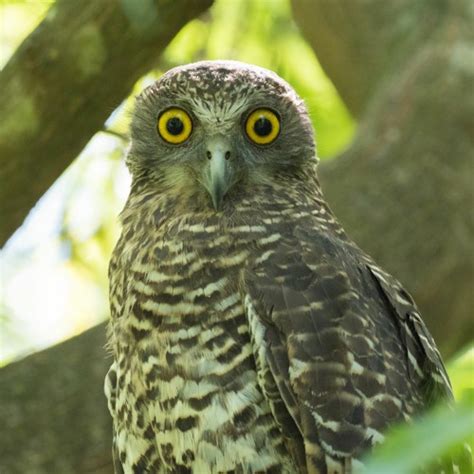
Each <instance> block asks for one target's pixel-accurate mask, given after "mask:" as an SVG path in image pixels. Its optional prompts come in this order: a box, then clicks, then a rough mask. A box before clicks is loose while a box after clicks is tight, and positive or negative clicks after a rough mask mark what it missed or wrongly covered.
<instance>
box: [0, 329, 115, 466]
mask: <svg viewBox="0 0 474 474" xmlns="http://www.w3.org/2000/svg"><path fill="white" fill-rule="evenodd" d="M104 342H105V330H104V325H100V326H97V327H95V328H93V329H91V330H89V331H86V332H85V333H83V334H82V335H80V336H78V337H75V338H73V339H70V340H69V341H67V342H64V343H62V344H59V345H57V346H54V347H52V348H50V349H48V350H45V351H43V352H39V353H37V354H34V355H31V356H29V357H26V358H25V359H23V360H21V361H20V362H16V363H14V364H10V365H8V366H7V367H4V368H3V369H1V370H0V387H1V389H0V423H1V429H0V472H2V473H5V474H20V473H21V474H30V473H31V474H33V473H34V474H51V473H58V474H59V473H61V474H78V473H91V474H92V473H94V474H111V473H112V472H113V468H112V459H111V446H112V423H111V418H110V415H109V412H108V410H107V405H106V400H105V398H104V392H103V389H102V387H103V380H104V377H105V374H106V372H107V370H108V365H110V361H109V360H108V359H107V357H106V354H105V351H104Z"/></svg>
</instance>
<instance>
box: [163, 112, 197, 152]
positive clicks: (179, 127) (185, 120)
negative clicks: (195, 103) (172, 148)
mask: <svg viewBox="0 0 474 474" xmlns="http://www.w3.org/2000/svg"><path fill="white" fill-rule="evenodd" d="M157 129H158V133H159V134H160V136H161V138H163V140H164V141H165V142H168V143H173V144H174V145H179V144H180V143H183V142H184V141H186V140H187V139H188V138H189V136H190V135H191V132H192V131H193V122H192V121H191V117H190V116H189V114H188V113H187V112H186V111H184V110H183V109H180V108H178V107H171V108H169V109H167V110H165V111H164V112H163V113H162V114H161V115H160V116H159V118H158V126H157Z"/></svg>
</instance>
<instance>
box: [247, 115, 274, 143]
mask: <svg viewBox="0 0 474 474" xmlns="http://www.w3.org/2000/svg"><path fill="white" fill-rule="evenodd" d="M245 132H246V133H247V136H248V137H249V138H250V140H252V141H253V142H254V143H256V144H257V145H269V144H270V143H272V142H273V141H274V140H275V139H276V137H277V136H278V134H279V133H280V119H279V118H278V115H277V114H276V113H275V112H273V111H272V110H270V109H257V110H254V111H253V112H252V113H251V114H250V115H249V116H248V118H247V121H246V122H245Z"/></svg>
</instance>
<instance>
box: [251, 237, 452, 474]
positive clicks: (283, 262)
mask: <svg viewBox="0 0 474 474" xmlns="http://www.w3.org/2000/svg"><path fill="white" fill-rule="evenodd" d="M259 260H260V261H261V263H259V264H257V265H256V266H255V267H254V268H251V269H249V270H248V272H247V274H246V277H245V282H246V287H245V288H246V292H247V293H246V301H245V302H246V312H247V315H248V319H249V325H250V328H251V336H252V340H253V344H254V348H255V349H254V354H255V358H256V363H257V369H258V371H259V372H260V374H264V376H261V383H262V384H263V385H264V387H263V389H264V392H265V393H266V396H267V398H269V400H270V402H271V403H270V404H271V406H272V409H273V412H274V416H275V418H276V419H277V421H278V422H279V423H280V425H281V426H282V428H283V432H285V433H286V432H287V433H290V434H289V438H291V440H292V441H293V444H294V441H295V437H296V436H299V437H300V444H301V442H302V443H303V446H304V455H305V457H306V469H307V471H308V472H309V473H312V472H326V470H328V472H331V473H339V472H340V473H345V472H352V471H351V469H353V467H355V466H356V465H357V463H358V459H359V458H360V456H361V454H362V453H363V452H364V451H366V450H367V449H370V448H371V447H372V446H373V445H374V444H377V443H379V442H381V441H382V440H383V434H382V433H383V432H384V431H385V429H386V428H387V427H388V426H389V425H391V424H392V423H394V422H396V421H398V420H400V419H407V420H408V419H410V414H411V413H413V412H414V411H420V409H422V407H424V406H426V405H427V404H431V403H435V402H437V401H439V400H451V399H452V393H451V388H450V384H449V380H448V377H447V375H446V371H445V368H444V366H443V363H442V361H441V357H440V355H439V353H438V350H437V349H436V347H435V343H434V341H433V339H432V338H431V336H430V334H429V332H428V330H427V328H426V326H425V325H424V323H423V321H422V320H421V318H420V315H419V313H418V310H417V308H416V306H415V305H414V303H413V301H412V299H411V297H410V296H409V295H408V294H407V293H406V292H405V291H404V290H403V289H402V287H401V286H400V285H399V283H398V282H396V281H395V280H394V279H393V278H391V277H390V276H389V275H387V274H385V273H384V272H382V271H381V270H380V269H378V268H377V267H376V266H375V265H374V264H373V263H372V261H371V260H370V259H369V258H368V257H366V256H365V255H364V254H363V253H362V252H361V251H360V250H359V249H357V248H356V247H355V246H354V245H353V244H350V243H348V242H346V241H344V240H342V239H339V238H337V237H332V236H328V235H325V234H322V233H320V232H318V231H315V230H313V229H309V230H305V229H301V228H296V229H293V230H292V231H289V232H288V235H287V236H286V237H285V236H283V237H282V239H281V240H280V242H279V245H278V246H277V247H276V248H275V249H274V250H273V251H272V252H271V255H270V256H269V257H268V258H267V259H266V260H264V261H262V260H263V259H257V262H258V261H259ZM265 370H266V371H267V372H270V373H271V375H272V376H273V383H274V385H275V386H276V387H277V388H278V392H279V397H280V399H281V400H282V401H283V402H284V405H285V407H286V410H287V411H286V415H285V413H284V412H283V411H282V409H281V406H279V405H278V400H277V401H275V399H276V398H278V397H275V394H274V393H273V392H274V390H273V389H272V386H271V381H269V377H268V374H266V373H265ZM288 414H289V415H290V416H288ZM295 427H296V428H295ZM295 431H297V432H299V433H297V434H295ZM318 469H319V470H318Z"/></svg>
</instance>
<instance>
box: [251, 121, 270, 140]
mask: <svg viewBox="0 0 474 474" xmlns="http://www.w3.org/2000/svg"><path fill="white" fill-rule="evenodd" d="M272 128H273V126H272V123H271V122H270V120H268V119H267V118H265V117H259V118H258V119H257V121H256V122H255V123H254V125H253V130H254V132H255V133H256V134H257V135H258V136H259V137H266V136H267V135H270V133H272Z"/></svg>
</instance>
